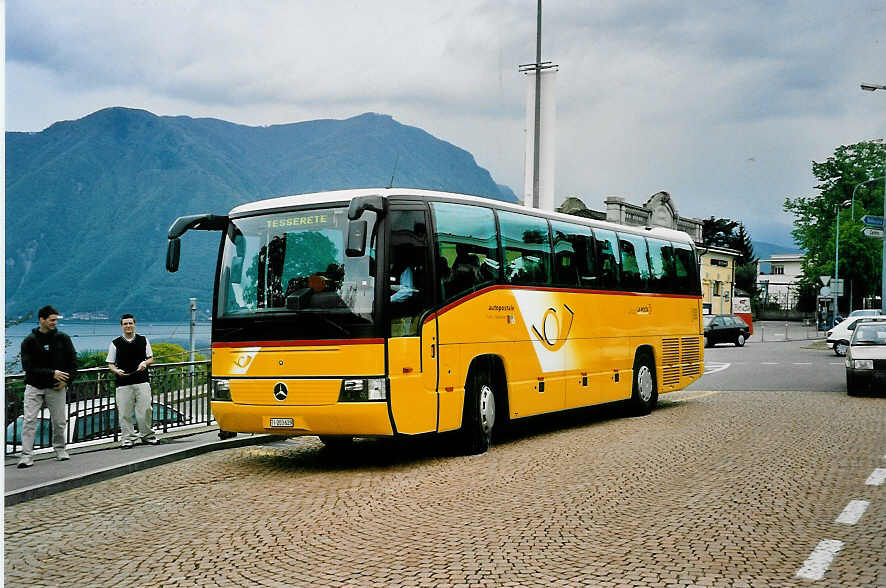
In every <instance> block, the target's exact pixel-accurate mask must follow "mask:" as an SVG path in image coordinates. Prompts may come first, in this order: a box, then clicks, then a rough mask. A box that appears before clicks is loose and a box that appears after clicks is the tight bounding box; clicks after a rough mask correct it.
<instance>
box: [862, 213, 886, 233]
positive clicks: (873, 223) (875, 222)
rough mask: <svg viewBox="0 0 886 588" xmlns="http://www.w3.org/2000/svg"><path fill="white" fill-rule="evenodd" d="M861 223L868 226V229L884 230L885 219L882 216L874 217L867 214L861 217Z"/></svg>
mask: <svg viewBox="0 0 886 588" xmlns="http://www.w3.org/2000/svg"><path fill="white" fill-rule="evenodd" d="M861 222H862V223H863V224H864V225H866V226H868V227H874V228H875V229H882V228H883V217H882V216H874V215H872V214H866V215H864V216H863V217H861Z"/></svg>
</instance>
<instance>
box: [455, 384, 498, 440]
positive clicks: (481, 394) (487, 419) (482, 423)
mask: <svg viewBox="0 0 886 588" xmlns="http://www.w3.org/2000/svg"><path fill="white" fill-rule="evenodd" d="M494 427H495V391H494V389H493V387H492V379H491V378H490V377H489V375H488V374H486V373H484V372H476V373H475V374H474V375H473V376H472V377H471V380H470V382H469V383H468V387H467V389H466V390H465V409H464V414H463V415H462V421H461V437H462V448H463V450H464V452H465V453H466V454H467V455H477V454H479V453H485V452H486V450H487V449H489V446H490V445H491V444H492V429H493V428H494Z"/></svg>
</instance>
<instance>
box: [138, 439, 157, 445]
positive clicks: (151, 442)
mask: <svg viewBox="0 0 886 588" xmlns="http://www.w3.org/2000/svg"><path fill="white" fill-rule="evenodd" d="M142 443H144V444H145V445H160V439H157V438H156V437H146V438H144V439H142Z"/></svg>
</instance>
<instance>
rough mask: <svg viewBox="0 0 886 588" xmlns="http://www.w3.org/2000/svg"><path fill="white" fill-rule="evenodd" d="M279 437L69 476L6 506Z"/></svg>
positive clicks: (229, 442) (22, 493)
mask: <svg viewBox="0 0 886 588" xmlns="http://www.w3.org/2000/svg"><path fill="white" fill-rule="evenodd" d="M276 437H277V436H276V435H250V436H249V437H243V438H239V439H238V438H234V439H225V440H219V441H211V442H208V443H206V444H204V445H198V446H196V447H189V448H188V449H181V450H174V451H169V452H167V453H164V454H161V455H156V456H154V457H150V458H148V459H143V460H135V461H131V462H127V463H123V464H119V465H114V466H108V467H106V468H102V469H100V470H95V471H92V472H88V473H84V474H79V475H74V476H68V477H67V478H62V479H60V480H56V481H53V482H49V483H44V484H36V485H34V486H26V487H24V488H19V489H18V490H14V491H10V492H7V493H6V494H5V496H4V504H5V506H12V505H14V504H19V503H21V502H27V501H29V500H34V499H35V498H42V497H44V496H49V495H51V494H56V493H58V492H64V491H65V490H71V489H74V488H79V487H81V486H87V485H89V484H94V483H95V482H101V481H103V480H109V479H111V478H116V477H119V476H123V475H126V474H131V473H133V472H138V471H141V470H145V469H148V468H151V467H154V466H158V465H163V464H167V463H172V462H174V461H179V460H182V459H187V458H189V457H194V456H195V455H201V454H203V453H209V452H210V451H217V450H219V449H231V448H235V447H244V446H247V445H255V444H256V443H259V442H264V441H267V440H272V439H275V438H276Z"/></svg>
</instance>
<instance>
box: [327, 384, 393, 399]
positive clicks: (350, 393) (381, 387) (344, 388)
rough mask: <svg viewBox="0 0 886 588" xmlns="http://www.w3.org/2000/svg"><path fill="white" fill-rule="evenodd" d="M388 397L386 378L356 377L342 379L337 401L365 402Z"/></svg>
mask: <svg viewBox="0 0 886 588" xmlns="http://www.w3.org/2000/svg"><path fill="white" fill-rule="evenodd" d="M387 399H388V381H387V379H386V378H356V379H350V380H342V382H341V391H340V392H339V394H338V401H339V402H367V401H370V400H387Z"/></svg>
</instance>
